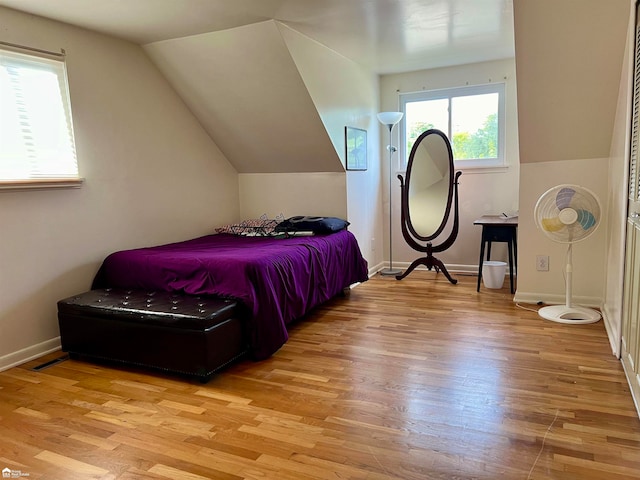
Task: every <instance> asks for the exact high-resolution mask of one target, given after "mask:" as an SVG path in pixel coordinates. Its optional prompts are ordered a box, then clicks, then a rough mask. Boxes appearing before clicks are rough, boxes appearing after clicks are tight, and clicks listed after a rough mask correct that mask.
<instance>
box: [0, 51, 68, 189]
mask: <svg viewBox="0 0 640 480" xmlns="http://www.w3.org/2000/svg"><path fill="white" fill-rule="evenodd" d="M69 180H71V181H73V180H77V181H79V180H80V179H79V174H78V163H77V160H76V150H75V141H74V137H73V122H72V118H71V103H70V100H69V87H68V83H67V74H66V67H65V63H64V59H63V57H62V56H61V58H59V59H58V58H46V57H44V56H37V55H31V54H25V53H21V52H17V51H12V50H6V49H2V48H0V187H3V186H4V187H6V186H11V185H16V184H18V185H22V184H24V186H29V184H30V183H31V184H38V183H39V184H43V183H44V184H46V183H50V184H52V185H53V184H56V183H58V182H61V183H64V182H65V181H69Z"/></svg>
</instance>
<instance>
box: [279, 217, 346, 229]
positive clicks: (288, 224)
mask: <svg viewBox="0 0 640 480" xmlns="http://www.w3.org/2000/svg"><path fill="white" fill-rule="evenodd" d="M348 226H349V222H347V221H346V220H342V219H341V218H336V217H309V216H304V217H303V216H297V217H291V218H287V219H286V220H284V221H283V222H280V223H279V224H278V226H277V227H276V231H277V232H299V231H310V232H313V233H333V232H339V231H340V230H344V229H345V228H347V227H348Z"/></svg>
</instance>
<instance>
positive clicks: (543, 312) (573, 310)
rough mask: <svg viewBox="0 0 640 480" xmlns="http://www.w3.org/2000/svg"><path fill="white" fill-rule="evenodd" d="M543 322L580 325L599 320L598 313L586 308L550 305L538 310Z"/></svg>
mask: <svg viewBox="0 0 640 480" xmlns="http://www.w3.org/2000/svg"><path fill="white" fill-rule="evenodd" d="M538 315H540V316H541V317H542V318H544V319H545V320H551V321H552V322H558V323H568V324H574V325H581V324H585V323H595V322H597V321H598V320H600V312H598V311H596V310H593V309H591V308H586V307H568V306H566V305H552V306H550V307H543V308H541V309H540V310H538Z"/></svg>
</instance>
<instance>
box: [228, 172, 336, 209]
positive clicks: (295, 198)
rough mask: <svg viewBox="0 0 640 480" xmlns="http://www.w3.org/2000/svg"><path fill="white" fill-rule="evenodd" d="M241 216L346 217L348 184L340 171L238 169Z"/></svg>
mask: <svg viewBox="0 0 640 480" xmlns="http://www.w3.org/2000/svg"><path fill="white" fill-rule="evenodd" d="M238 178H239V185H240V218H241V219H252V218H260V217H261V216H262V215H263V214H266V215H267V217H268V218H275V217H276V216H278V215H280V214H283V215H284V216H285V218H288V217H292V216H295V215H314V216H326V217H339V218H344V219H346V218H347V185H346V178H345V175H344V174H340V173H241V174H240V175H239V176H238Z"/></svg>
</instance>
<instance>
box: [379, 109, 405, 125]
mask: <svg viewBox="0 0 640 480" xmlns="http://www.w3.org/2000/svg"><path fill="white" fill-rule="evenodd" d="M403 115H404V114H403V113H402V112H380V113H379V114H378V120H380V123H382V124H383V125H387V126H391V125H395V124H396V123H398V122H399V121H400V120H402V116H403Z"/></svg>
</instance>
